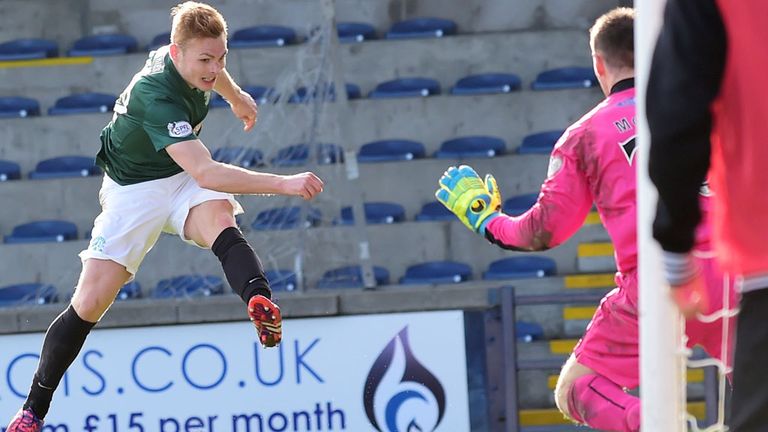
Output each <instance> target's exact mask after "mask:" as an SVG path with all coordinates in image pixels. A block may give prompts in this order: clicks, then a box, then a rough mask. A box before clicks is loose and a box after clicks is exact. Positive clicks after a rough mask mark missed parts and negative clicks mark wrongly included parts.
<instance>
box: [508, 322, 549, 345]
mask: <svg viewBox="0 0 768 432" xmlns="http://www.w3.org/2000/svg"><path fill="white" fill-rule="evenodd" d="M515 334H516V336H517V340H519V341H520V342H533V341H537V340H542V339H544V328H543V327H541V324H539V323H532V322H527V321H517V322H516V323H515Z"/></svg>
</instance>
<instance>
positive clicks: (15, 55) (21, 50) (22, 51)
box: [0, 39, 59, 61]
mask: <svg viewBox="0 0 768 432" xmlns="http://www.w3.org/2000/svg"><path fill="white" fill-rule="evenodd" d="M58 55H59V46H58V45H57V44H56V42H55V41H52V40H48V39H15V40H12V41H8V42H3V43H0V61H7V60H34V59H42V58H47V57H56V56H58Z"/></svg>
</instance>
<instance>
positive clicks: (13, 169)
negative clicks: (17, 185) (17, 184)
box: [0, 159, 21, 182]
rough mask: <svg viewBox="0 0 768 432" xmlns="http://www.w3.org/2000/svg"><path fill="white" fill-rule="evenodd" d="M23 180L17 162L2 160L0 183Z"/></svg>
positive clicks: (0, 164)
mask: <svg viewBox="0 0 768 432" xmlns="http://www.w3.org/2000/svg"><path fill="white" fill-rule="evenodd" d="M20 178H21V167H20V166H19V164H17V163H16V162H11V161H7V160H1V159H0V182H4V181H8V180H19V179H20Z"/></svg>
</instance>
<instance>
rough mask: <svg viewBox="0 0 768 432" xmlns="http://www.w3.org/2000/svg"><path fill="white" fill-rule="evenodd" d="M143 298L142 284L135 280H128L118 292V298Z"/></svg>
mask: <svg viewBox="0 0 768 432" xmlns="http://www.w3.org/2000/svg"><path fill="white" fill-rule="evenodd" d="M138 298H141V285H140V284H139V283H138V282H136V281H135V280H134V281H131V282H128V283H127V284H125V285H123V287H122V288H120V291H118V292H117V297H116V299H117V300H133V299H138Z"/></svg>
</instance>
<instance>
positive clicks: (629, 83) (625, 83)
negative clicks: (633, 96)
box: [611, 78, 635, 94]
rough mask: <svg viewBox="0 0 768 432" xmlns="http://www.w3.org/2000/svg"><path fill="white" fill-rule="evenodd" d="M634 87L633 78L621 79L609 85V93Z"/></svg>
mask: <svg viewBox="0 0 768 432" xmlns="http://www.w3.org/2000/svg"><path fill="white" fill-rule="evenodd" d="M634 87H635V79H634V78H626V79H623V80H621V81H619V82H617V83H616V84H614V85H613V87H611V94H614V93H618V92H620V91H624V90H628V89H631V88H634Z"/></svg>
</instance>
